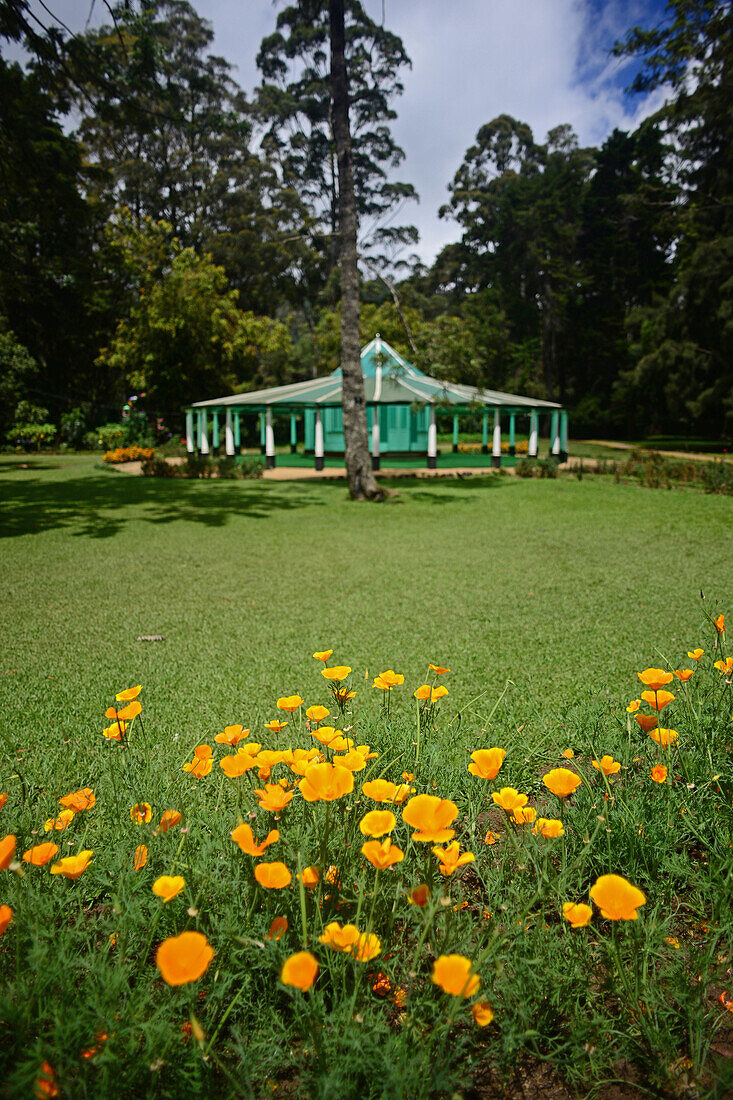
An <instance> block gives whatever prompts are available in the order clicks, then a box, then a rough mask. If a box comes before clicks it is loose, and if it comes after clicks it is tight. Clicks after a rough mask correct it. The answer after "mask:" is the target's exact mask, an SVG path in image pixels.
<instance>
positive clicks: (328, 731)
mask: <svg viewBox="0 0 733 1100" xmlns="http://www.w3.org/2000/svg"><path fill="white" fill-rule="evenodd" d="M343 733H344V731H343V730H337V729H336V728H335V726H319V727H318V729H315V730H311V737H315V739H316V741H320V743H321V744H322V745H325V746H326V747H327V748H328V746H329V745H330V744H331V742H332V741H335V740H336V738H337V737H343Z"/></svg>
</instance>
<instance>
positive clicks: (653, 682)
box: [636, 668, 673, 691]
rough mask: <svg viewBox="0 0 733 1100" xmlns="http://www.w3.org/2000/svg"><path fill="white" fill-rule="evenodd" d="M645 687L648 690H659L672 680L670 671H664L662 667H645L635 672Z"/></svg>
mask: <svg viewBox="0 0 733 1100" xmlns="http://www.w3.org/2000/svg"><path fill="white" fill-rule="evenodd" d="M636 675H637V676H638V677H639V679H640V680H641V682H642V684H644V686H645V687H648V688H649V690H650V691H661V689H662V688H663V687H664V685H665V684H669V683H671V682H672V679H673V676H672V673H671V672H665V671H664V669H663V668H647V669H645V670H644V671H643V672H637V674H636Z"/></svg>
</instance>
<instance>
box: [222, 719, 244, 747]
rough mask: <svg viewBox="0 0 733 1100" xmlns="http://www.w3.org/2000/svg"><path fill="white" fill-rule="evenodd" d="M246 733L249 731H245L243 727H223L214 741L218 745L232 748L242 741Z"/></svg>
mask: <svg viewBox="0 0 733 1100" xmlns="http://www.w3.org/2000/svg"><path fill="white" fill-rule="evenodd" d="M248 733H249V730H246V729H245V728H244V726H239V725H237V726H225V727H224V732H223V733H217V735H216V737H215V738H214V740H215V741H216V742H217V744H219V745H231V746H232V748H234V746H235V745H238V744H239V742H240V741H243V740H244V738H245V737H246V736H247V734H248Z"/></svg>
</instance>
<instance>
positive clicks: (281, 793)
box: [255, 783, 295, 814]
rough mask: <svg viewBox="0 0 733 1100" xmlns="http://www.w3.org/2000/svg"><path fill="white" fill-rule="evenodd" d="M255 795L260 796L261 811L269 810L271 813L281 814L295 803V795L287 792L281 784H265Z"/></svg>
mask: <svg viewBox="0 0 733 1100" xmlns="http://www.w3.org/2000/svg"><path fill="white" fill-rule="evenodd" d="M255 794H257V795H259V796H260V798H259V803H258V804H259V807H260V809H261V810H269V811H270V813H273V814H279V813H282V811H283V810H284V809H285V807H286V806H287V805H288V804H289V803H290V802H292V801H293V799H294V798H295V795H294V793H293V792H292V791H285V790H283V788H282V787H281V786H280V784H279V783H265V786H264V788H260V787H258V788H257V789H256V790H255Z"/></svg>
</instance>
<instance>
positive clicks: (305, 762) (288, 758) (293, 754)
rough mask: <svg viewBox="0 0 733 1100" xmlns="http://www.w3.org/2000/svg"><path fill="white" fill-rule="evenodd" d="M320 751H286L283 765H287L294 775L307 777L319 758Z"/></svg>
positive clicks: (313, 749) (315, 749) (314, 749)
mask: <svg viewBox="0 0 733 1100" xmlns="http://www.w3.org/2000/svg"><path fill="white" fill-rule="evenodd" d="M318 755H319V753H318V749H317V748H315V747H314V748H312V749H286V750H285V752H284V753H283V764H287V766H288V767H289V768H290V770H291V772H293V774H294V775H305V773H306V772H307V770H308V768H309V767H310V766H311V764H312V763H313V761H314V760H316V759H317V758H318Z"/></svg>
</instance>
